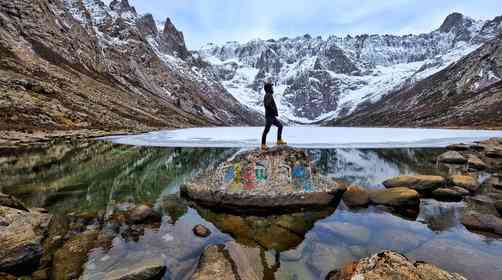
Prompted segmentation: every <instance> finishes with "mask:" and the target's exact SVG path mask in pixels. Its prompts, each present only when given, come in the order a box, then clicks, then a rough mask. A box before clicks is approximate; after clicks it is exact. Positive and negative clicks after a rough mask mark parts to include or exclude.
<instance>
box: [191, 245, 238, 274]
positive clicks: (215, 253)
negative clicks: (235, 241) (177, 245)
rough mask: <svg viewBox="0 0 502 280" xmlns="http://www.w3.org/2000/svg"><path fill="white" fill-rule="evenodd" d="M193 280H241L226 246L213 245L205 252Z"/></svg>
mask: <svg viewBox="0 0 502 280" xmlns="http://www.w3.org/2000/svg"><path fill="white" fill-rule="evenodd" d="M191 279H192V280H214V279H221V280H237V279H240V278H239V277H238V276H237V275H236V273H235V272H234V270H233V268H232V262H231V260H230V259H229V258H228V257H227V256H226V253H225V246H224V245H211V246H209V247H207V248H206V250H204V253H202V256H201V257H200V260H199V265H198V267H197V270H196V271H195V273H194V274H193V275H192V278H191Z"/></svg>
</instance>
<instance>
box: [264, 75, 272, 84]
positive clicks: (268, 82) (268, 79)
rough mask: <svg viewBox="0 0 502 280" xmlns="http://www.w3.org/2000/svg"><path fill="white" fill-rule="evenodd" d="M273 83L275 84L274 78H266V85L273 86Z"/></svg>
mask: <svg viewBox="0 0 502 280" xmlns="http://www.w3.org/2000/svg"><path fill="white" fill-rule="evenodd" d="M272 83H273V80H272V77H267V78H265V84H272Z"/></svg>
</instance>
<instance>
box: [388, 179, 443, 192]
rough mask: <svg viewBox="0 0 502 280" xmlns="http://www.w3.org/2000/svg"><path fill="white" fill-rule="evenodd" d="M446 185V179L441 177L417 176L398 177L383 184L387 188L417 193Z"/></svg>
mask: <svg viewBox="0 0 502 280" xmlns="http://www.w3.org/2000/svg"><path fill="white" fill-rule="evenodd" d="M445 184H446V179H445V178H443V177H441V176H428V175H415V176H397V177H393V178H390V179H388V180H386V181H384V182H383V185H384V186H385V187H386V188H398V187H404V188H410V189H414V190H417V191H429V190H434V189H437V188H440V187H443V186H444V185H445Z"/></svg>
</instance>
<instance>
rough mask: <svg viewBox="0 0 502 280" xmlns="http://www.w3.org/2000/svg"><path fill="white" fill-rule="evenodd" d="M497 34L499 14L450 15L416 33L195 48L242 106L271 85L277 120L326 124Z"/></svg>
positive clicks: (255, 101) (257, 101) (258, 100)
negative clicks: (478, 17)
mask: <svg viewBox="0 0 502 280" xmlns="http://www.w3.org/2000/svg"><path fill="white" fill-rule="evenodd" d="M500 31H502V24H501V18H500V17H498V18H495V19H494V20H491V21H478V20H473V19H471V18H468V17H465V16H463V15H462V14H459V13H454V14H451V15H449V16H448V17H447V18H446V20H445V21H444V23H443V24H442V25H441V27H440V28H439V29H437V30H435V31H433V32H431V33H428V34H420V35H404V36H395V35H358V36H355V37H354V36H346V37H337V36H330V37H328V38H327V39H323V38H321V37H316V38H312V37H311V36H310V35H304V36H301V37H297V38H281V39H279V40H273V39H271V40H266V41H264V40H253V41H250V42H248V43H244V44H239V43H237V42H229V43H226V44H224V45H223V46H217V45H214V44H208V45H207V46H205V47H203V48H202V49H201V50H199V51H197V52H195V54H198V55H199V56H200V57H201V58H202V59H203V60H205V61H206V62H208V63H209V64H210V65H211V66H210V68H211V71H213V72H215V73H217V75H218V78H219V80H220V81H221V83H222V84H223V85H224V86H225V88H226V89H227V90H228V91H229V92H230V93H231V94H232V95H233V96H234V97H235V98H236V99H237V100H239V101H240V102H241V103H243V104H246V105H247V106H248V107H250V108H252V109H254V110H256V111H259V112H263V108H262V107H263V105H262V97H263V92H262V84H263V80H264V79H265V78H266V77H267V76H271V77H273V79H274V82H275V98H276V101H277V103H278V107H279V111H280V115H281V116H282V118H284V119H286V120H289V121H292V122H297V123H316V122H325V121H329V120H332V119H335V118H338V117H343V116H346V115H348V114H350V113H351V112H353V111H354V110H355V109H356V108H357V106H358V105H360V104H363V103H365V102H375V101H377V100H379V99H380V98H381V97H382V96H383V95H385V94H387V93H390V92H394V91H397V90H399V89H402V88H405V87H408V86H411V85H413V84H414V83H415V82H417V81H419V80H422V79H424V78H426V77H428V76H430V75H432V74H434V73H436V72H438V71H440V70H442V69H444V68H446V67H447V66H448V65H450V64H452V63H454V62H456V61H458V60H459V59H460V58H462V57H463V56H465V55H467V54H469V53H471V52H472V51H474V50H476V49H477V48H478V47H479V46H481V45H482V44H483V43H485V42H487V41H488V40H489V39H491V38H494V37H495V35H496V34H497V33H499V32H500Z"/></svg>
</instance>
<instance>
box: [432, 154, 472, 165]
mask: <svg viewBox="0 0 502 280" xmlns="http://www.w3.org/2000/svg"><path fill="white" fill-rule="evenodd" d="M438 161H439V162H442V163H449V164H465V163H467V160H466V159H465V158H464V157H463V156H462V155H461V154H460V153H459V152H456V151H448V152H446V153H444V154H441V155H440V156H439V157H438Z"/></svg>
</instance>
